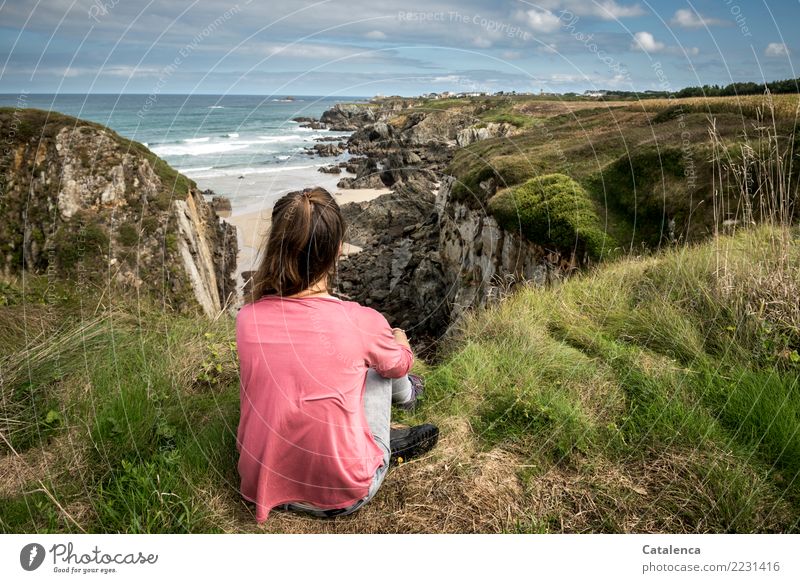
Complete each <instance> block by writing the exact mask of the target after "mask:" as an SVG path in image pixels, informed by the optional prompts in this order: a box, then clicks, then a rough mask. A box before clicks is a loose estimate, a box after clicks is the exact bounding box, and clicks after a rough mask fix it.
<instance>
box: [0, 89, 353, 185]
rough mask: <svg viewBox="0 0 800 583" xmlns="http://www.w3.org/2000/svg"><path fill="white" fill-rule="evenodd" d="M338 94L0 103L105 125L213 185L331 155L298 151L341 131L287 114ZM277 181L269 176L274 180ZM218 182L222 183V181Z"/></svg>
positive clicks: (12, 98)
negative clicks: (317, 127) (312, 125)
mask: <svg viewBox="0 0 800 583" xmlns="http://www.w3.org/2000/svg"><path fill="white" fill-rule="evenodd" d="M356 100H358V98H353V99H349V98H346V97H337V98H335V99H334V98H330V97H308V96H304V97H295V98H294V99H293V100H288V99H286V98H281V97H261V96H252V95H226V96H216V95H157V96H155V99H152V98H148V96H146V95H70V94H62V95H27V96H24V99H21V98H20V96H18V95H0V105H8V106H18V105H20V104H22V105H24V106H26V107H36V108H39V109H45V110H52V111H58V112H61V113H66V114H69V115H73V116H76V117H80V118H83V119H87V120H91V121H94V122H98V123H101V124H104V125H107V126H108V127H110V128H111V129H113V130H115V131H117V132H118V133H120V134H121V135H123V136H125V137H127V138H130V139H133V140H136V141H138V142H143V143H144V144H145V145H147V146H148V147H149V148H150V149H151V150H152V151H153V152H155V153H156V154H158V155H159V156H160V157H162V158H163V159H164V160H166V161H167V162H168V163H169V164H170V165H171V166H173V167H174V168H176V169H177V170H179V171H181V172H183V173H184V174H186V175H187V176H189V177H191V178H193V179H195V180H196V181H197V182H198V185H203V184H204V183H207V184H212V185H215V184H217V183H220V179H225V178H227V177H233V178H234V179H235V178H237V177H238V176H241V175H246V176H248V177H252V176H254V175H258V174H280V173H287V174H295V175H296V174H297V173H298V172H301V171H304V170H306V169H310V171H312V172H313V171H314V169H315V168H317V167H319V166H320V165H322V164H323V163H325V164H327V163H331V162H333V161H334V160H333V159H331V158H326V159H320V158H312V157H310V156H308V155H306V154H305V153H304V151H303V149H304V148H305V147H308V146H313V145H314V143H315V141H314V138H315V137H321V136H331V135H334V136H342V138H343V139H344V138H345V137H346V136H347V135H348V134H347V133H341V132H329V131H327V130H310V129H307V128H301V127H299V124H298V123H297V122H294V121H292V118H293V117H297V116H306V117H315V118H317V117H319V116H320V114H321V113H322V112H323V111H325V110H326V109H328V108H330V107H331V106H332V105H333V104H335V103H337V102H342V101H356ZM276 178H277V177H276ZM223 183H224V182H223Z"/></svg>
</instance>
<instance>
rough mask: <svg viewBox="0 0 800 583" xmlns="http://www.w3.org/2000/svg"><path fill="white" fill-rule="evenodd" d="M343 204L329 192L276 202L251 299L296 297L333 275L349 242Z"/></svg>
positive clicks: (319, 190) (289, 196) (308, 191)
mask: <svg viewBox="0 0 800 583" xmlns="http://www.w3.org/2000/svg"><path fill="white" fill-rule="evenodd" d="M344 231H345V224H344V218H343V217H342V213H341V212H340V211H339V205H338V204H336V201H335V200H334V199H333V197H332V196H331V194H330V193H329V192H328V191H327V190H325V189H324V188H320V187H316V188H307V189H305V190H303V191H295V192H290V193H289V194H287V195H285V196H283V197H281V198H280V200H278V201H277V202H276V203H275V206H274V207H273V209H272V224H271V226H270V232H269V237H268V238H267V241H266V248H265V249H264V252H263V259H262V260H261V263H260V265H259V267H258V269H257V270H256V273H255V275H254V276H253V288H252V289H253V291H252V293H251V296H250V301H251V302H254V301H256V300H258V299H260V298H262V297H263V296H266V295H278V296H291V295H294V294H296V293H299V292H301V291H303V290H304V289H307V288H309V287H311V286H312V285H314V284H315V283H317V282H318V281H320V280H321V279H322V278H324V277H325V275H329V276H330V277H329V279H328V281H329V282H330V281H331V280H332V279H333V276H334V275H335V270H336V260H337V258H338V256H339V249H340V247H341V244H342V241H344Z"/></svg>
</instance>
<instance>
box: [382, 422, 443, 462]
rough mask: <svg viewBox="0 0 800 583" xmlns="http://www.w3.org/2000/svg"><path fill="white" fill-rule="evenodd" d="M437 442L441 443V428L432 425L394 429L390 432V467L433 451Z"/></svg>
mask: <svg viewBox="0 0 800 583" xmlns="http://www.w3.org/2000/svg"><path fill="white" fill-rule="evenodd" d="M437 441H439V428H438V427H436V426H435V425H431V424H430V423H425V424H423V425H415V426H414V427H402V428H394V427H393V428H392V429H391V430H390V432H389V447H390V449H391V457H390V458H389V465H390V466H391V465H394V464H400V463H403V462H404V461H407V460H410V459H412V458H415V457H419V456H421V455H422V454H424V453H427V452H429V451H430V450H432V449H433V447H434V446H435V445H436V442H437Z"/></svg>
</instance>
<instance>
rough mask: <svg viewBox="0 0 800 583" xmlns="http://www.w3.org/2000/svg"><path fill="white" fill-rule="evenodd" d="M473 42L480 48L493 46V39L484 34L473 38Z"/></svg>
mask: <svg viewBox="0 0 800 583" xmlns="http://www.w3.org/2000/svg"><path fill="white" fill-rule="evenodd" d="M472 44H473V46H476V47H478V48H479V49H488V48H489V47H490V46H492V41H490V40H489V39H488V38H484V37H482V36H476V37H475V38H473V39H472Z"/></svg>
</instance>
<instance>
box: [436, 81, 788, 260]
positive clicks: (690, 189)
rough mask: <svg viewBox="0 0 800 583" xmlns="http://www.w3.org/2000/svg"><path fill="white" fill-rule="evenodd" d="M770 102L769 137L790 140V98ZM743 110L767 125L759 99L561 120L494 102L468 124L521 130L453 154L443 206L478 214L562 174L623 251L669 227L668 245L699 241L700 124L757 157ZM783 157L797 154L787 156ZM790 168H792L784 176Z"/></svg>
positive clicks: (752, 127) (704, 219)
mask: <svg viewBox="0 0 800 583" xmlns="http://www.w3.org/2000/svg"><path fill="white" fill-rule="evenodd" d="M779 97H781V98H782V99H776V100H775V101H774V107H775V109H774V114H775V120H774V133H775V134H776V135H778V136H782V138H781V139H782V140H783V138H784V137H785V138H787V139H794V140H795V141H796V140H797V127H796V123H795V117H796V115H795V105H796V103H797V96H792V95H787V96H779ZM537 104H538V105H537ZM745 105H746V106H747V108H749V109H747V110H746V111H747V112H748V113H747V115H750V114H752V115H755V113H756V112H761V115H762V118H763V119H764V123H766V125H769V126H772V125H773V120H772V118H771V112H770V111H769V110H768V109H765V105H767V104H766V103H765V102H764V100H763V98H760V97H759V96H752V99H751V98H749V97H748V98H746V99H744V100H742V101H741V102H738V101H737V100H735V99H732V98H719V99H718V100H710V101H708V102H706V101H704V100H694V99H685V100H664V99H661V100H649V101H643V102H637V103H631V104H625V103H623V102H619V103H613V104H603V105H600V106H598V107H588V106H587V107H586V108H583V109H576V110H571V111H569V112H568V113H563V111H564V109H565V108H566V106H565V104H560V107H559V108H556V107H547V104H546V102H543V101H541V100H539V101H537V100H529V101H523V102H516V103H513V104H511V103H509V102H496V103H495V104H494V105H490V106H487V107H488V108H487V109H485V110H483V111H482V112H480V113H478V114H477V115H478V117H480V118H481V119H482V120H483V121H484V122H485V121H489V118H491V117H492V116H495V115H505V114H510V115H512V116H519V117H520V119H519V120H517V121H518V122H519V123H515V125H517V126H518V127H519V128H520V130H521V131H520V132H519V133H518V134H517V135H514V136H512V137H501V138H493V139H488V140H483V141H479V142H476V143H473V144H470V145H469V146H467V147H465V148H462V149H460V150H458V151H457V152H456V154H455V156H454V157H453V160H452V161H451V163H450V165H449V167H448V168H447V173H448V174H450V175H452V176H454V177H455V182H454V184H453V187H452V192H451V199H452V200H453V201H456V202H461V203H463V204H465V205H467V206H468V207H470V208H473V209H485V208H486V203H487V200H488V198H490V197H491V196H492V194H494V189H504V188H510V187H513V186H517V185H520V184H522V183H524V182H526V181H527V180H530V179H532V178H536V177H538V176H542V175H548V174H564V175H566V176H569V177H570V178H572V179H573V180H575V181H577V182H578V183H579V184H580V185H581V186H582V187H583V188H585V189H586V191H587V192H588V194H589V196H590V198H591V199H592V200H593V201H594V205H595V213H596V214H597V215H598V216H599V217H601V219H602V223H603V230H604V231H605V232H606V233H607V234H608V235H610V236H611V238H613V239H614V240H616V241H617V242H618V243H619V244H620V245H622V246H623V247H627V248H629V249H630V248H636V247H639V246H640V245H642V244H644V245H646V246H648V247H655V246H658V245H660V244H663V243H665V242H667V241H669V240H670V221H671V220H672V221H674V229H673V234H674V237H675V238H678V239H682V240H684V241H698V240H702V239H703V238H705V237H708V236H709V235H710V233H712V232H713V230H714V229H713V225H714V200H713V194H714V186H713V181H712V178H713V170H712V164H711V163H710V160H711V158H712V157H713V155H712V154H713V153H712V147H711V141H710V139H709V128H710V121H709V119H710V116H711V117H713V119H714V124H715V128H716V132H717V134H718V135H719V137H720V140H721V141H722V142H723V143H724V144H725V145H726V146H727V147H729V148H732V149H733V150H734V151H735V150H736V149H737V148H738V149H741V147H742V146H749V147H752V148H756V149H757V146H756V144H757V142H758V140H759V131H758V130H757V129H756V126H757V125H764V123H762V124H755V123H753V119H752V118H750V117H747V116H745V113H744V112H745V109H743V108H744V107H745ZM463 107H464V104H462V108H463ZM537 107H538V108H539V109H536V108H537ZM526 108H529V109H526ZM764 116H766V117H764ZM523 120H524V123H523ZM781 143H783V142H781ZM786 152H789V150H786ZM786 155H789V154H786ZM793 155H794V156H795V158H796V157H797V156H799V155H800V154H799V153H798V152H797V150H796V149H795V151H794V153H793ZM734 158H735V157H734ZM734 162H736V160H735V159H734ZM796 167H798V164H797V163H796V162H795V163H794V164H793V166H792V168H793V169H794V168H796ZM795 172H796V171H795ZM492 181H493V184H492ZM726 194H727V195H728V196H726V197H725V199H726V207H725V208H724V209H723V214H724V216H732V215H734V214H735V213H736V212H737V211H740V209H741V202H742V201H741V199H740V198H739V197H738V196H735V194H736V193H733V192H731V193H726ZM489 210H490V211H491V209H489Z"/></svg>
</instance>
